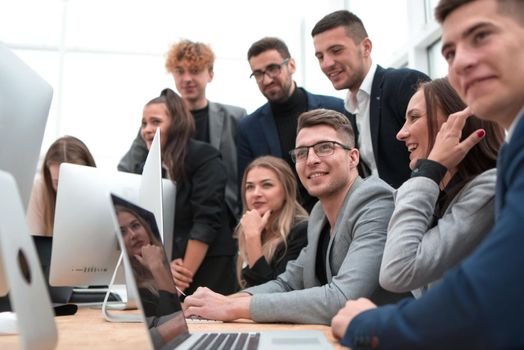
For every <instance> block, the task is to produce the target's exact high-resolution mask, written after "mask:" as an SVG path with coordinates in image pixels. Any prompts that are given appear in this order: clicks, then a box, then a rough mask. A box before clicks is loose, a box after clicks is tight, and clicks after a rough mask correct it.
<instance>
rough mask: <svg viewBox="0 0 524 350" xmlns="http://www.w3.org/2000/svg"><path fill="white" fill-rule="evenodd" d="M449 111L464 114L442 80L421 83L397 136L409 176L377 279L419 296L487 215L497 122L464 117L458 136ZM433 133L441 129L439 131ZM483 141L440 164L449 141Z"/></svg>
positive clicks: (472, 244)
mask: <svg viewBox="0 0 524 350" xmlns="http://www.w3.org/2000/svg"><path fill="white" fill-rule="evenodd" d="M453 113H456V115H459V114H470V112H469V110H468V109H466V105H465V104H464V103H463V102H462V100H461V99H460V97H459V96H458V95H457V93H456V92H455V90H453V88H452V87H451V85H450V84H449V82H448V80H447V79H446V78H442V79H436V80H434V81H431V82H427V83H423V84H422V85H421V86H420V87H419V89H418V91H417V92H416V93H415V94H414V95H413V97H412V98H411V100H410V102H409V104H408V108H407V112H406V122H405V123H404V126H403V127H402V129H401V130H400V131H399V133H398V135H397V138H398V139H399V141H403V142H405V143H406V147H407V148H408V150H409V151H410V153H411V155H410V160H411V161H410V165H409V166H410V168H411V169H412V170H413V173H412V176H411V178H410V179H409V180H407V181H406V182H405V183H404V184H402V186H400V188H399V189H398V190H397V191H396V194H395V210H394V212H393V215H392V216H391V220H390V222H389V226H388V236H387V241H386V246H385V248H384V255H383V257H382V265H381V270H380V284H381V285H382V287H383V288H385V289H387V290H390V291H392V292H407V291H410V290H411V291H412V293H413V294H414V295H415V296H416V297H418V296H420V295H421V293H423V292H424V291H425V290H427V288H428V287H429V286H430V284H431V283H433V282H435V281H437V280H438V279H440V278H441V277H442V275H443V274H444V272H446V271H447V270H449V269H450V268H452V267H453V266H455V265H456V264H457V263H459V262H460V261H461V260H462V259H464V258H465V257H466V256H467V255H468V254H470V253H471V252H472V251H473V250H474V249H475V248H476V247H477V246H478V245H479V243H480V242H481V241H482V239H483V238H484V236H485V235H486V233H487V232H488V231H489V230H490V228H491V227H492V225H493V220H494V197H495V180H496V179H495V177H496V169H495V166H496V159H497V153H498V150H499V147H500V145H501V143H502V140H503V138H504V131H503V130H502V128H500V127H499V126H498V125H497V124H495V123H492V122H488V121H483V120H480V119H478V118H476V117H475V116H469V118H468V119H467V120H466V122H465V125H464V127H463V129H462V135H460V134H459V135H455V134H450V133H449V131H448V130H449V129H450V128H449V126H448V125H444V126H443V124H444V122H446V121H447V124H451V123H454V122H455V120H456V118H454V116H453ZM439 130H440V131H439ZM474 132H476V133H477V135H478V136H480V137H482V136H484V137H483V138H482V140H481V141H480V142H479V143H478V144H476V145H475V146H474V147H473V148H472V149H471V150H470V151H469V152H468V153H467V155H466V156H465V157H464V159H463V160H462V161H460V162H458V164H456V163H455V164H451V165H450V164H448V163H446V165H447V166H449V168H446V167H445V166H444V165H443V164H441V163H440V162H442V159H445V156H446V154H448V153H449V152H448V151H447V149H448V147H452V146H453V140H457V138H460V139H461V140H462V139H464V138H466V137H468V136H469V135H471V134H472V133H474Z"/></svg>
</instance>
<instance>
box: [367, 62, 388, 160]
mask: <svg viewBox="0 0 524 350" xmlns="http://www.w3.org/2000/svg"><path fill="white" fill-rule="evenodd" d="M384 74H385V69H384V68H382V67H381V66H377V70H376V71H375V76H374V77H373V84H372V85H371V96H370V100H369V128H370V132H371V143H372V145H373V155H374V156H375V161H376V163H377V164H378V162H380V159H379V157H378V156H379V154H378V131H379V127H380V113H381V112H380V110H381V108H382V103H381V101H380V99H381V96H382V82H383V80H384Z"/></svg>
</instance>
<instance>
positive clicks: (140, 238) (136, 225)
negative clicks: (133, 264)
mask: <svg viewBox="0 0 524 350" xmlns="http://www.w3.org/2000/svg"><path fill="white" fill-rule="evenodd" d="M118 223H119V224H120V230H121V232H122V235H123V237H124V243H125V245H126V249H127V253H128V254H129V256H135V255H139V256H141V255H142V247H143V246H145V245H147V244H150V243H151V242H150V239H149V235H148V234H147V230H146V228H145V227H144V226H143V225H142V223H141V222H140V221H138V219H137V218H136V217H135V216H134V215H133V214H131V213H129V212H127V211H120V212H119V213H118Z"/></svg>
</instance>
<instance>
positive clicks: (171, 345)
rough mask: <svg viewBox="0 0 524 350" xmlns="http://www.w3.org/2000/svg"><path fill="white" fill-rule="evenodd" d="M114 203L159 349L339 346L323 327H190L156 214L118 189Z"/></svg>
mask: <svg viewBox="0 0 524 350" xmlns="http://www.w3.org/2000/svg"><path fill="white" fill-rule="evenodd" d="M111 203H112V205H113V209H114V211H113V213H112V214H113V220H114V225H115V232H116V235H117V239H118V242H119V244H120V248H121V250H122V256H123V261H124V268H125V269H126V270H127V271H129V270H131V271H132V273H129V274H128V276H129V280H130V281H128V287H129V288H133V289H134V294H135V295H137V296H138V298H137V299H138V300H137V306H138V309H139V311H140V317H141V320H142V322H143V323H144V325H146V327H147V328H148V332H146V333H147V334H148V337H149V342H150V344H151V345H152V347H153V348H154V349H162V350H164V349H177V350H178V349H263V350H266V349H301V350H307V349H332V348H333V346H332V345H331V344H330V343H329V341H328V340H327V338H326V337H325V335H324V334H323V333H322V332H321V331H319V330H290V331H277V330H275V331H261V332H256V333H253V332H249V333H200V332H199V333H189V330H188V326H187V321H186V319H185V317H184V314H183V311H182V306H181V304H180V300H179V298H178V294H177V291H176V287H175V284H174V282H173V278H172V276H171V271H170V269H169V262H168V259H167V258H166V254H165V251H164V249H163V247H162V244H161V241H160V234H159V231H158V227H157V225H156V220H155V216H154V214H153V213H152V212H150V211H148V210H146V209H144V208H143V207H140V206H138V205H136V204H134V203H132V202H129V201H128V200H126V199H124V198H122V197H119V196H117V195H114V194H111ZM137 256H138V257H137ZM146 266H152V268H151V269H149V268H147V267H146ZM127 271H126V272H127Z"/></svg>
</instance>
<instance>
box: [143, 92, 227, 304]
mask: <svg viewBox="0 0 524 350" xmlns="http://www.w3.org/2000/svg"><path fill="white" fill-rule="evenodd" d="M157 128H159V129H160V144H161V153H162V163H163V167H164V169H165V170H166V175H167V177H169V178H170V179H171V180H172V181H174V182H175V183H176V186H177V193H176V207H175V224H174V234H173V256H172V260H173V261H172V262H171V272H172V274H173V278H174V280H175V283H176V285H177V287H178V288H179V289H180V290H182V291H184V292H185V294H191V293H193V291H194V290H195V289H196V288H197V287H199V286H204V287H208V288H210V289H212V290H214V291H217V292H219V293H222V294H230V293H233V292H235V291H236V289H237V283H236V279H235V261H234V258H235V255H236V245H235V242H234V240H233V237H232V232H231V230H230V228H229V227H230V226H229V223H228V220H229V219H228V218H229V216H228V215H227V208H226V204H225V200H224V195H225V185H226V181H227V178H226V170H225V166H224V164H223V162H222V160H221V157H220V152H219V151H217V150H216V149H215V148H213V147H212V146H210V145H209V144H207V143H204V142H200V141H196V140H194V139H192V138H191V137H192V135H193V133H194V131H195V122H194V119H193V116H192V115H191V113H190V111H189V109H188V108H187V106H186V105H185V103H184V101H183V100H182V98H181V97H180V96H179V95H177V94H176V93H175V92H174V91H173V90H171V89H164V90H163V91H162V92H161V94H160V96H158V97H156V98H154V99H153V100H151V101H149V102H148V103H147V104H146V105H145V106H144V110H143V117H142V126H141V129H140V134H141V136H142V138H143V140H144V142H145V143H146V146H147V148H148V149H149V148H150V147H151V144H152V142H153V138H154V135H155V132H156V129H157ZM143 165H144V164H143V163H141V164H136V165H134V166H133V168H134V169H137V172H138V173H140V172H141V169H142V168H143Z"/></svg>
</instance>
